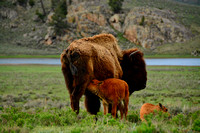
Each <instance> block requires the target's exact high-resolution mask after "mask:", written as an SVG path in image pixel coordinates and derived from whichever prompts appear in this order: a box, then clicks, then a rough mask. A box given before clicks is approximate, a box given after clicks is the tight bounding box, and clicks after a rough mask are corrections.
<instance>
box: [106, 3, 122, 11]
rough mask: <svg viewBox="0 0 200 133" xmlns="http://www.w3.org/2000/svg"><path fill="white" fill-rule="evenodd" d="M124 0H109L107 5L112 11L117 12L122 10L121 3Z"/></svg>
mask: <svg viewBox="0 0 200 133" xmlns="http://www.w3.org/2000/svg"><path fill="white" fill-rule="evenodd" d="M123 1H124V0H109V2H108V5H109V6H110V7H111V9H112V11H113V12H114V13H119V12H120V11H121V10H122V3H123Z"/></svg>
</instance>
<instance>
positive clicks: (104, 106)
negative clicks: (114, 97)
mask: <svg viewBox="0 0 200 133" xmlns="http://www.w3.org/2000/svg"><path fill="white" fill-rule="evenodd" d="M103 108H104V115H106V114H107V113H108V104H107V102H106V101H104V100H103Z"/></svg>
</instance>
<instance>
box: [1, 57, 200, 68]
mask: <svg viewBox="0 0 200 133" xmlns="http://www.w3.org/2000/svg"><path fill="white" fill-rule="evenodd" d="M145 61H146V64H147V65H150V66H151V65H152V66H155V65H156V66H200V58H170V59H145ZM0 64H46V65H61V63H60V59H46V58H44V59H40V58H34V59H0Z"/></svg>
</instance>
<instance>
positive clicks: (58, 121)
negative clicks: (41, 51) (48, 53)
mask: <svg viewBox="0 0 200 133" xmlns="http://www.w3.org/2000/svg"><path fill="white" fill-rule="evenodd" d="M147 71H148V83H147V87H146V89H144V90H141V91H138V92H134V93H133V95H131V96H130V102H129V112H128V117H127V121H125V120H122V121H120V120H118V119H117V120H115V119H113V118H112V117H111V115H109V114H108V115H106V116H104V115H103V110H102V107H101V112H100V113H98V115H97V116H93V115H90V114H89V113H87V112H86V110H85V107H84V97H82V98H81V101H80V114H79V115H78V116H76V114H75V113H74V112H73V111H72V110H71V108H70V101H69V94H68V91H67V89H66V87H65V83H64V78H63V75H62V72H61V68H60V66H48V65H11V66H7V65H1V66H0V132H24V133H25V132H38V133H52V132H72V133H81V132H85V133H88V132H89V133H90V132H91V133H93V132H105V133H107V132H119V133H121V132H122V133H124V132H149V133H151V132H156V133H157V132H175V133H176V132H181V133H182V132H195V131H197V132H198V131H200V67H178V66H176V67H175V66H174V67H168V66H162V67H161V66H148V67H147ZM146 102H149V103H152V104H158V103H159V102H160V103H162V104H163V105H165V106H166V107H167V108H168V109H169V112H170V114H171V118H168V116H167V115H166V114H162V113H159V114H158V115H155V116H153V115H149V116H148V117H147V122H141V121H140V119H139V110H140V107H141V106H142V104H143V103H146ZM95 117H97V119H98V120H97V121H96V119H95Z"/></svg>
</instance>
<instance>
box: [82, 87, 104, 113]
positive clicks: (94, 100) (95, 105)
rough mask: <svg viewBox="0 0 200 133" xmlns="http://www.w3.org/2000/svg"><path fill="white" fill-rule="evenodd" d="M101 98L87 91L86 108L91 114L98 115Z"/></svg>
mask: <svg viewBox="0 0 200 133" xmlns="http://www.w3.org/2000/svg"><path fill="white" fill-rule="evenodd" d="M100 105H101V103H100V101H99V97H98V96H96V95H94V94H93V93H91V92H90V91H88V90H86V91H85V107H86V109H87V111H88V112H89V113H90V114H93V115H96V114H97V112H99V109H100Z"/></svg>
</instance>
